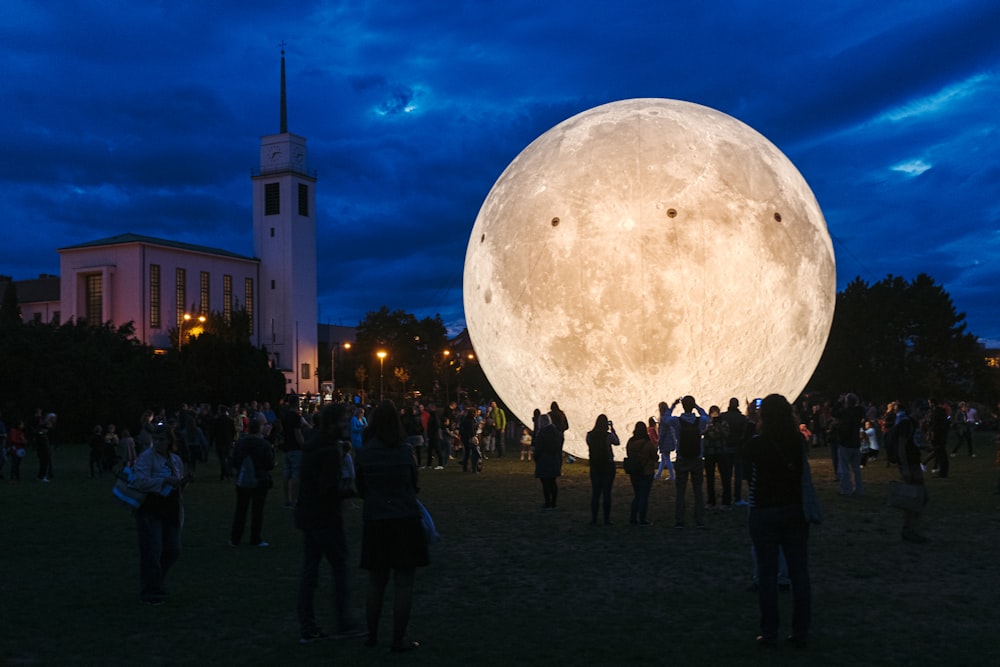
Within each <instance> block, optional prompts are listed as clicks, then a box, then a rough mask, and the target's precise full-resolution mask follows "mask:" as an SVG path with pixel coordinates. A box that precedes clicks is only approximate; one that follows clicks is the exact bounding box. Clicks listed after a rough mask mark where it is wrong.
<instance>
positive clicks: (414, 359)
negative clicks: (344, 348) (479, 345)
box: [353, 306, 448, 393]
mask: <svg viewBox="0 0 1000 667" xmlns="http://www.w3.org/2000/svg"><path fill="white" fill-rule="evenodd" d="M447 341H448V333H447V330H446V329H445V326H444V322H442V321H441V316H440V315H435V316H434V317H433V318H431V317H425V318H424V319H422V320H418V319H417V318H416V316H415V315H413V314H411V313H407V312H405V311H402V310H395V311H391V312H390V311H389V308H388V307H387V306H382V307H381V308H380V309H379V310H377V311H373V312H370V313H368V314H367V315H366V316H365V319H363V320H362V321H361V322H360V323H359V324H358V328H357V331H356V333H355V343H354V348H353V350H354V352H355V353H356V354H357V355H358V358H359V359H361V362H362V363H363V364H364V365H365V366H366V367H367V368H368V374H369V376H370V375H372V374H373V373H377V372H378V363H379V362H378V359H377V357H376V356H375V353H376V352H378V351H379V350H384V351H385V352H386V355H387V356H386V360H387V361H389V362H390V363H391V364H393V365H394V366H397V367H400V368H405V369H407V373H408V374H409V375H410V376H411V377H410V380H412V387H411V388H412V389H414V390H417V389H419V390H420V391H422V392H425V393H426V392H428V391H431V390H432V388H433V386H434V360H435V356H436V355H438V354H440V352H441V351H442V350H443V349H444V348H445V345H446V344H447Z"/></svg>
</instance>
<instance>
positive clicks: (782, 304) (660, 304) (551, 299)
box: [464, 99, 836, 458]
mask: <svg viewBox="0 0 1000 667" xmlns="http://www.w3.org/2000/svg"><path fill="white" fill-rule="evenodd" d="M835 298H836V267H835V262H834V253H833V245H832V243H831V242H830V235H829V233H828V231H827V228H826V222H825V220H824V219H823V213H822V211H821V210H820V207H819V204H818V203H817V202H816V198H815V197H814V196H813V193H812V191H811V190H810V189H809V186H808V185H807V183H806V181H805V179H804V178H803V177H802V175H801V174H800V173H799V171H798V170H797V169H796V168H795V166H794V165H793V164H792V163H791V161H790V160H789V159H788V158H786V157H785V155H784V154H782V152H781V151H780V150H778V149H777V148H776V147H775V146H774V145H773V144H772V143H771V142H770V141H768V140H767V139H766V138H764V137H763V136H762V135H761V134H759V133H758V132H756V131H755V130H753V129H752V128H750V127H748V126H747V125H745V124H744V123H742V122H740V121H738V120H736V119H735V118H732V117H731V116H728V115H726V114H724V113H721V112H719V111H716V110H714V109H710V108H707V107H704V106H700V105H697V104H692V103H688V102H681V101H677V100H667V99H633V100H624V101H620V102H614V103H611V104H606V105H603V106H599V107H595V108H593V109H590V110H588V111H585V112H583V113H581V114H578V115H576V116H573V117H572V118H570V119H568V120H566V121H563V122H562V123H560V124H559V125H556V126H555V127H553V128H552V129H551V130H549V131H548V132H546V133H545V134H543V135H542V136H540V137H538V139H536V140H535V141H534V142H532V143H531V144H530V145H529V146H528V147H527V148H525V149H524V150H523V151H522V152H521V153H520V155H518V156H517V157H516V158H515V159H514V161H513V162H511V163H510V165H509V166H508V167H507V168H506V169H505V170H504V172H503V173H502V174H501V175H500V178H499V179H498V180H497V182H496V184H494V186H493V188H492V189H491V190H490V192H489V195H488V196H487V197H486V200H485V201H484V203H483V206H482V208H481V209H480V211H479V215H478V217H477V218H476V222H475V225H474V227H473V230H472V235H471V237H470V239H469V246H468V249H467V252H466V256H465V274H464V302H465V318H466V323H467V326H468V329H469V336H470V337H471V339H472V344H473V347H474V349H475V353H476V357H477V358H478V360H479V363H480V364H481V365H482V369H483V371H484V373H485V374H486V376H487V378H488V379H489V381H490V383H491V384H492V385H493V388H494V389H495V390H496V392H497V394H498V395H499V397H500V398H501V399H502V400H503V402H504V403H506V404H507V406H508V407H509V408H510V409H511V411H512V412H513V413H514V414H515V415H516V416H517V417H518V418H519V419H520V420H521V421H523V422H525V423H527V424H530V423H531V416H532V412H533V411H534V409H535V408H539V409H541V410H542V412H546V411H547V410H548V408H549V405H550V403H551V402H552V401H557V402H558V403H559V406H560V407H561V408H562V409H563V410H564V411H565V412H566V415H567V417H568V418H569V423H570V431H569V432H568V433H567V434H566V436H567V437H566V444H565V447H566V450H567V451H569V452H570V453H573V454H575V455H578V456H583V457H586V454H587V450H586V444H585V442H584V435H585V433H586V431H588V430H590V429H591V428H593V424H594V420H595V419H596V417H597V415H598V414H600V413H604V414H606V415H607V416H608V417H609V418H610V419H612V420H613V421H614V422H615V425H616V428H617V430H618V431H619V434H620V435H621V436H622V437H621V440H622V444H623V445H624V443H625V441H626V440H627V437H628V435H629V434H631V432H632V427H633V426H634V424H635V422H637V421H646V420H648V419H649V417H650V416H654V415H656V412H657V410H656V406H657V403H658V402H659V401H661V400H664V401H668V402H672V401H673V399H674V398H676V397H678V396H680V395H682V394H692V395H693V396H694V397H695V399H696V400H697V401H698V402H699V403H700V404H701V405H702V406H703V407H704V408H705V409H708V407H709V406H710V405H711V404H716V405H719V406H721V407H722V409H723V410H724V409H725V408H726V405H727V402H728V399H729V398H730V397H731V396H735V397H738V398H740V401H741V404H742V402H743V401H744V400H745V399H746V398H748V397H749V398H752V397H756V396H763V395H765V394H768V393H772V392H778V393H781V394H784V395H785V396H787V397H788V398H789V400H794V398H795V397H796V396H797V395H798V394H799V393H800V392H801V391H802V389H803V388H804V387H805V385H806V383H807V382H808V381H809V378H810V376H811V375H812V373H813V371H814V370H815V368H816V364H817V363H818V362H819V358H820V355H821V354H822V352H823V348H824V347H825V345H826V340H827V337H828V335H829V332H830V324H831V322H832V320H833V308H834V302H835ZM657 416H658V415H657ZM620 457H621V455H619V457H618V458H620Z"/></svg>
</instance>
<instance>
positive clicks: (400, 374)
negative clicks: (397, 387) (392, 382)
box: [392, 366, 410, 397]
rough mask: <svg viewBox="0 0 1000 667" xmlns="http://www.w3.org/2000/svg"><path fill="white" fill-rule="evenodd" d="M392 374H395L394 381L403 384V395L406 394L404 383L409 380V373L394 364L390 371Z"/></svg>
mask: <svg viewBox="0 0 1000 667" xmlns="http://www.w3.org/2000/svg"><path fill="white" fill-rule="evenodd" d="M392 373H393V375H395V376H396V381H397V382H399V383H400V384H401V385H403V396H404V397H405V396H406V383H407V382H409V381H410V374H409V372H407V370H406V369H405V368H402V367H400V366H396V368H394V369H393V371H392Z"/></svg>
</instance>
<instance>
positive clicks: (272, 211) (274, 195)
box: [264, 183, 281, 215]
mask: <svg viewBox="0 0 1000 667" xmlns="http://www.w3.org/2000/svg"><path fill="white" fill-rule="evenodd" d="M279 213H281V184H280V183H265V184H264V215H278V214H279Z"/></svg>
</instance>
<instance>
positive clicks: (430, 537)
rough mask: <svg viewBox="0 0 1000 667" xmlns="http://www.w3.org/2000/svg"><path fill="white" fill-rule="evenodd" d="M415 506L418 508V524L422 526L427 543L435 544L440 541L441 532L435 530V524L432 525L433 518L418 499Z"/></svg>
mask: <svg viewBox="0 0 1000 667" xmlns="http://www.w3.org/2000/svg"><path fill="white" fill-rule="evenodd" d="M417 507H418V508H419V509H420V525H421V526H423V528H424V536H425V537H426V538H427V544H437V543H438V542H440V541H441V533H439V532H438V531H437V526H435V525H434V518H433V517H432V516H431V513H430V512H428V511H427V508H426V507H424V504H423V503H422V502H420V501H419V500H418V501H417Z"/></svg>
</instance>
